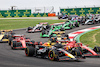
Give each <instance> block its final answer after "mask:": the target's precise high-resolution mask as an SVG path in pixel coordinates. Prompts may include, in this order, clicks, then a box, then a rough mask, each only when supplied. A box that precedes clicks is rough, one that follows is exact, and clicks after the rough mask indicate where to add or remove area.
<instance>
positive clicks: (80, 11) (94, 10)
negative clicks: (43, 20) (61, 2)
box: [60, 7, 100, 16]
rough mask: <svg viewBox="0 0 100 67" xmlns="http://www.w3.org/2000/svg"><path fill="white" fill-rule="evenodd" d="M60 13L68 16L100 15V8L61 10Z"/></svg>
mask: <svg viewBox="0 0 100 67" xmlns="http://www.w3.org/2000/svg"><path fill="white" fill-rule="evenodd" d="M60 13H62V14H67V15H73V14H74V15H78V16H85V15H86V14H100V7H90V8H60Z"/></svg>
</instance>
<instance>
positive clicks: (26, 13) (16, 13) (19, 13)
mask: <svg viewBox="0 0 100 67" xmlns="http://www.w3.org/2000/svg"><path fill="white" fill-rule="evenodd" d="M47 16H56V15H55V13H31V10H30V9H29V10H0V18H2V17H47Z"/></svg>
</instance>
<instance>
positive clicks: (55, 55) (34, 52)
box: [25, 39, 85, 61]
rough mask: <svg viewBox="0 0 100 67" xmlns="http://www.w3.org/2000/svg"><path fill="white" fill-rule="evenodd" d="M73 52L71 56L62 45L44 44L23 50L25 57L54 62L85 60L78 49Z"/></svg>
mask: <svg viewBox="0 0 100 67" xmlns="http://www.w3.org/2000/svg"><path fill="white" fill-rule="evenodd" d="M52 40H54V39H52ZM54 41H55V40H54ZM73 51H74V53H73V54H71V51H66V50H65V49H64V48H63V45H62V44H60V43H56V44H49V43H44V44H43V45H33V46H27V48H26V49H25V54H26V56H35V57H41V58H49V59H50V60H56V61H60V60H69V59H72V60H78V59H84V58H85V57H84V56H83V55H82V53H81V52H80V50H79V49H73Z"/></svg>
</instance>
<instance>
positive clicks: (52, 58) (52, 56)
mask: <svg viewBox="0 0 100 67" xmlns="http://www.w3.org/2000/svg"><path fill="white" fill-rule="evenodd" d="M48 56H49V59H50V60H54V53H53V51H50V52H49V55H48Z"/></svg>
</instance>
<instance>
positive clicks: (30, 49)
mask: <svg viewBox="0 0 100 67" xmlns="http://www.w3.org/2000/svg"><path fill="white" fill-rule="evenodd" d="M25 54H26V56H33V55H34V54H35V48H34V47H32V46H27V48H26V49H25Z"/></svg>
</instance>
